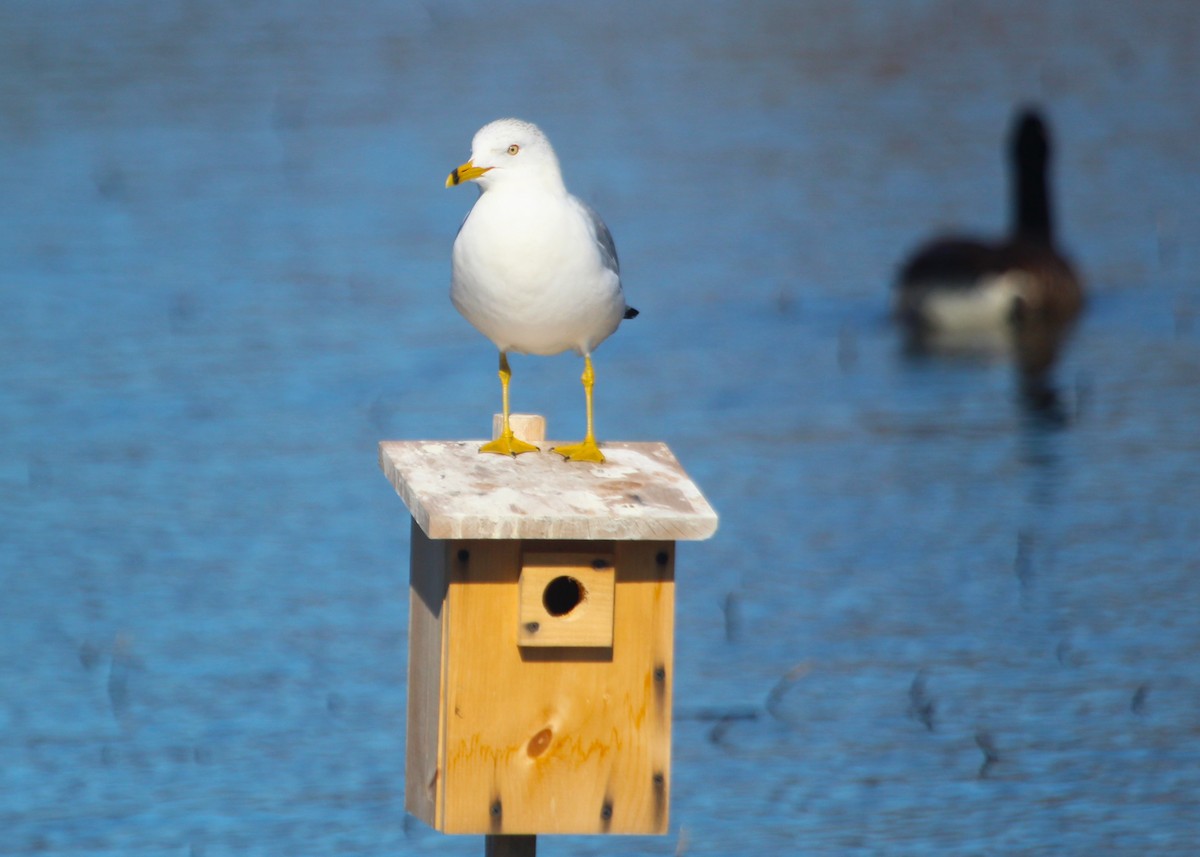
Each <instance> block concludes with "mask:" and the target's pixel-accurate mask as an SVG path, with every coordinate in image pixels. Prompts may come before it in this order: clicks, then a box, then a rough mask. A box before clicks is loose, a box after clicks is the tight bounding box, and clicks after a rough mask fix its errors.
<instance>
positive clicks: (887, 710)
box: [0, 0, 1200, 855]
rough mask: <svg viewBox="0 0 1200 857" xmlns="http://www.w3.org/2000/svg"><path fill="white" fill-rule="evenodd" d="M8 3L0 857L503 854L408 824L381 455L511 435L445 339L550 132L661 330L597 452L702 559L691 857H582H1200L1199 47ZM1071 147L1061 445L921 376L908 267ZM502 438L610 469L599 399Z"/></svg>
mask: <svg viewBox="0 0 1200 857" xmlns="http://www.w3.org/2000/svg"><path fill="white" fill-rule="evenodd" d="M1100 9H1101V7H1097V6H1096V5H1095V4H1087V3H1082V2H1061V3H1053V4H1049V6H1046V5H1045V4H1035V3H1028V2H1023V1H1022V2H1018V3H1013V4H1008V5H1006V6H1005V7H1004V8H1003V9H1000V8H999V7H996V8H994V9H993V8H990V7H979V8H976V7H969V8H968V7H963V6H961V5H959V4H949V3H942V2H934V0H912V2H903V3H894V4H887V5H883V4H861V5H853V6H847V5H845V4H842V3H833V2H820V3H806V4H791V3H762V4H756V5H753V6H750V7H745V6H743V4H738V5H736V6H735V5H734V4H719V3H709V4H683V3H667V4H654V5H650V4H645V5H643V4H636V3H617V4H610V5H608V6H606V7H604V9H603V10H602V11H599V12H596V13H595V14H594V16H593V17H590V18H585V17H584V15H583V13H582V12H579V11H575V10H573V9H571V8H569V7H560V6H550V5H546V6H542V5H538V4H529V3H520V4H515V5H512V6H505V7H502V8H501V7H491V8H486V9H485V8H484V7H480V6H476V5H472V4H466V3H450V4H439V5H437V6H431V7H429V8H426V7H423V6H420V5H417V4H403V3H400V4H368V3H350V4H338V5H337V6H336V7H333V6H330V5H328V4H321V3H310V2H303V3H293V4H287V5H279V4H269V3H259V2H242V3H228V2H212V3H205V4H200V3H187V2H155V3H150V2H125V3H108V4H95V3H69V2H62V3H58V4H54V8H53V9H52V10H49V9H47V7H46V5H45V4H41V3H33V2H28V3H10V4H7V5H6V7H5V10H4V13H3V16H2V18H0V151H2V152H3V164H4V166H3V169H0V201H2V202H3V205H2V206H0V258H2V259H3V260H4V265H3V270H2V272H0V288H2V289H3V291H2V296H3V314H2V318H3V323H2V324H0V354H2V355H3V360H2V361H0V413H2V414H3V420H2V422H0V443H2V447H0V448H2V449H3V453H2V454H0V521H2V522H3V523H2V524H0V528H2V538H0V574H2V577H0V585H2V588H3V597H2V598H0V754H2V755H3V760H4V763H3V765H0V829H3V830H4V837H3V843H2V844H0V852H3V853H13V854H26V853H34V852H38V853H51V854H94V855H106V854H113V855H116V854H121V855H129V854H159V853H173V854H179V853H182V854H193V855H201V854H203V855H224V854H238V855H245V854H289V853H303V854H333V853H356V854H358V853H361V854H383V853H398V854H418V853H420V854H478V853H480V852H481V850H482V843H481V841H480V840H479V839H478V838H471V837H467V838H451V837H443V836H441V835H440V834H436V833H434V832H431V831H429V830H428V829H426V828H425V827H424V826H423V825H421V824H420V823H418V822H415V821H413V820H411V819H407V818H406V817H405V815H404V812H403V718H404V698H405V687H404V664H405V657H406V653H405V645H406V628H405V617H406V603H407V593H406V576H407V518H406V515H405V513H404V512H403V509H402V505H401V504H400V501H399V500H398V499H397V498H396V497H395V496H394V494H393V492H392V491H391V489H390V487H389V486H388V485H387V483H386V482H385V481H384V479H383V477H382V475H381V474H380V473H379V472H378V470H377V468H376V464H375V444H376V442H377V441H378V440H380V439H382V438H435V437H450V438H459V437H479V436H482V435H483V434H484V433H485V432H486V431H487V428H488V425H489V421H490V414H491V412H492V410H494V409H495V407H496V404H497V398H498V396H497V393H498V391H497V390H496V383H495V374H494V361H495V357H494V352H493V351H492V348H491V346H490V345H489V344H488V343H486V342H485V341H483V340H482V338H481V337H479V336H478V335H477V334H476V333H475V332H474V331H473V330H471V329H470V327H469V326H468V325H467V324H466V323H465V322H464V321H462V320H461V319H460V318H459V317H458V316H457V314H456V313H455V312H454V311H453V309H452V308H451V307H450V305H449V302H448V299H447V278H448V269H449V247H450V242H451V240H452V237H453V234H454V230H455V229H456V227H457V225H458V222H459V220H460V219H461V217H462V216H463V214H464V213H465V211H466V210H467V208H468V207H469V206H470V203H471V200H472V196H473V194H472V192H471V191H470V190H463V189H459V190H457V191H453V192H451V191H446V190H443V189H442V181H443V179H444V177H445V174H446V173H447V172H448V171H449V169H450V168H451V167H453V166H454V165H456V164H458V163H460V162H461V161H462V160H463V158H464V157H465V156H466V155H467V154H468V151H469V142H470V138H471V135H472V134H473V133H474V131H475V130H476V128H477V127H478V126H480V125H482V124H483V123H484V122H486V121H488V120H490V119H493V118H496V117H498V116H503V115H510V114H511V115H518V116H522V117H524V118H528V119H532V120H534V121H537V122H539V123H540V124H541V125H542V126H543V127H544V128H545V129H546V130H547V132H548V133H549V134H550V136H551V139H552V140H553V141H554V143H555V144H556V147H557V148H558V150H559V153H560V156H561V157H562V159H563V162H564V169H565V172H566V176H567V180H568V183H569V185H570V186H571V187H572V189H573V190H575V191H576V192H577V193H579V194H580V195H581V196H583V197H584V198H586V199H587V200H588V201H589V202H591V203H592V204H593V205H594V206H595V207H596V208H597V209H598V210H599V211H601V212H602V213H603V214H604V216H605V218H606V219H607V221H608V222H609V225H610V226H611V228H612V230H613V233H614V235H615V236H616V239H617V243H618V248H619V250H620V252H621V257H622V264H623V272H624V275H625V281H626V290H627V295H628V297H629V300H630V302H631V303H632V304H633V305H634V306H637V307H638V308H639V309H640V310H641V311H642V315H641V316H640V317H639V318H638V319H637V320H636V321H634V322H630V323H627V324H626V325H625V326H624V327H623V328H622V330H621V331H620V333H619V334H618V335H617V336H615V337H614V338H613V339H611V340H609V341H608V342H607V343H605V345H604V346H603V347H602V348H601V349H600V351H599V352H598V354H597V361H596V362H597V374H598V384H597V392H596V398H597V413H598V429H599V432H600V435H601V438H602V439H603V438H605V437H607V438H612V439H628V440H650V439H654V440H664V441H667V442H668V443H670V444H671V446H672V448H673V449H674V450H675V452H676V454H677V455H678V456H679V458H680V459H681V460H682V461H683V463H684V465H685V466H686V467H687V468H688V470H689V471H690V472H691V474H692V475H693V476H694V477H695V479H696V480H697V482H698V483H699V484H700V485H701V486H702V487H703V488H704V489H705V490H706V492H707V494H708V495H709V498H710V500H711V501H712V502H713V504H714V506H716V508H717V509H718V511H719V512H720V513H721V515H722V526H721V531H720V533H719V534H718V536H717V537H716V538H715V539H713V540H712V541H709V542H704V543H695V544H686V545H683V546H682V549H681V551H680V562H679V566H680V572H679V591H678V599H679V605H678V607H679V618H678V634H677V669H678V676H677V684H676V692H677V704H676V715H677V719H676V731H675V742H674V746H675V757H674V781H673V789H674V791H673V801H672V822H671V834H670V835H669V836H666V837H660V838H640V837H639V838H631V839H621V840H619V841H618V840H611V839H604V838H569V839H563V840H557V839H556V840H547V841H546V842H544V844H543V850H544V851H545V852H546V853H556V854H557V853H563V854H565V853H572V854H597V855H599V854H614V853H623V854H676V853H686V854H715V855H723V854H745V853H756V854H792V853H832V854H859V853H861V854H868V853H905V854H909V853H911V854H954V855H963V854H997V853H1003V854H1013V853H1021V854H1035V853H1045V854H1051V853H1052V854H1089V853H1108V854H1139V855H1140V854H1146V853H1155V854H1188V853H1191V851H1192V848H1193V843H1194V842H1195V840H1196V838H1197V835H1198V834H1200V831H1198V829H1197V827H1198V826H1197V824H1196V822H1195V821H1194V815H1195V803H1196V797H1195V796H1196V794H1197V793H1198V790H1200V715H1198V714H1197V711H1198V710H1200V705H1198V703H1200V667H1198V666H1197V664H1198V663H1200V623H1197V621H1196V616H1197V615H1198V611H1200V555H1198V553H1197V550H1196V534H1197V533H1200V472H1198V470H1200V467H1198V462H1200V456H1198V453H1200V440H1198V438H1200V434H1198V433H1197V430H1196V426H1197V425H1198V424H1200V395H1197V391H1196V381H1197V378H1198V377H1200V288H1198V287H1200V277H1198V275H1197V273H1196V271H1197V270H1200V265H1198V263H1200V241H1197V238H1198V237H1200V203H1197V199H1200V160H1197V158H1196V157H1195V142H1194V141H1195V137H1196V133H1197V130H1200V97H1198V96H1197V95H1196V93H1195V81H1196V80H1197V79H1200V55H1198V54H1197V53H1196V51H1195V49H1194V46H1195V45H1196V44H1197V43H1198V42H1200V12H1197V10H1196V9H1195V7H1194V6H1192V5H1191V4H1188V3H1185V2H1178V3H1171V2H1164V3H1158V4H1153V5H1151V6H1145V5H1143V4H1133V3H1111V4H1105V5H1104V6H1103V12H1101V11H1100ZM1027 100H1037V101H1039V102H1040V103H1042V104H1044V105H1045V107H1046V109H1047V111H1048V114H1049V117H1050V120H1051V124H1052V127H1053V130H1054V132H1055V135H1056V139H1057V142H1058V150H1059V158H1058V161H1057V169H1056V172H1055V176H1054V181H1055V185H1056V187H1057V189H1058V213H1059V216H1060V220H1061V229H1060V233H1061V235H1062V240H1063V243H1064V244H1065V246H1066V247H1067V248H1068V250H1069V252H1070V253H1071V254H1072V255H1073V257H1074V258H1075V259H1076V260H1077V262H1078V264H1079V267H1080V268H1081V270H1082V271H1083V272H1084V274H1085V276H1086V278H1087V282H1088V286H1089V290H1090V298H1091V302H1090V305H1089V307H1088V310H1087V314H1086V316H1085V317H1084V319H1083V321H1082V323H1081V325H1080V327H1079V329H1078V330H1077V331H1076V335H1075V337H1074V338H1073V340H1072V341H1071V342H1070V344H1069V347H1068V349H1067V351H1066V353H1065V354H1064V356H1063V359H1062V361H1061V362H1060V364H1059V366H1058V367H1057V370H1056V376H1055V377H1056V381H1057V384H1058V387H1059V391H1060V394H1061V397H1062V400H1063V408H1064V414H1065V417H1066V419H1065V421H1063V422H1061V423H1055V422H1053V421H1047V420H1044V419H1041V418H1039V417H1038V415H1036V414H1031V413H1030V412H1029V411H1028V410H1027V409H1025V408H1023V407H1022V406H1021V403H1020V401H1019V399H1018V395H1017V385H1016V382H1015V380H1014V377H1013V372H1012V369H1011V367H1010V366H1008V365H1007V364H1006V362H1005V361H1004V360H1002V359H991V360H986V359H985V360H977V361H961V360H960V361H950V360H936V359H935V360H912V359H908V358H906V357H905V356H904V354H903V351H902V348H901V344H900V342H899V339H898V337H897V336H896V334H895V331H894V330H893V329H892V328H891V327H890V326H889V324H888V323H887V319H886V296H887V287H888V284H889V282H890V279H891V277H892V274H893V272H894V269H895V266H896V264H897V263H898V262H899V260H900V259H901V258H902V257H903V255H904V253H905V252H906V251H907V250H909V249H910V248H911V247H912V246H913V245H914V244H915V243H917V242H918V241H919V240H922V239H923V238H925V237H927V236H928V235H930V234H931V233H932V232H933V231H935V230H937V229H939V228H941V227H946V226H952V225H961V226H964V227H970V228H972V229H973V230H976V231H980V232H984V233H986V232H998V231H999V230H1000V229H1002V227H1003V225H1004V223H1005V220H1006V214H1005V210H1004V200H1005V177H1004V173H1003V168H1002V156H1001V148H1000V147H1001V142H1002V139H1003V134H1004V130H1005V128H1006V126H1007V123H1008V120H1009V116H1010V113H1011V111H1012V110H1013V108H1014V106H1015V105H1017V104H1019V103H1022V102H1025V101H1027ZM513 365H514V372H515V380H514V397H515V404H516V406H517V407H518V408H519V409H521V410H528V411H536V412H541V413H544V414H546V415H547V417H548V419H549V422H550V426H551V434H553V435H556V436H563V437H571V436H572V435H574V434H577V433H579V432H581V431H582V401H581V396H580V393H579V387H578V373H579V365H578V361H577V360H576V359H574V358H572V357H569V356H564V357H560V358H552V359H534V358H521V357H517V358H515V359H514V360H513Z"/></svg>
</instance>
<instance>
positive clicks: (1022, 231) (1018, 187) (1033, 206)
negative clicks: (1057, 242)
mask: <svg viewBox="0 0 1200 857" xmlns="http://www.w3.org/2000/svg"><path fill="white" fill-rule="evenodd" d="M1013 192H1014V194H1015V195H1016V198H1015V199H1014V200H1013V224H1012V227H1013V232H1014V233H1015V234H1016V235H1017V236H1019V237H1021V238H1030V239H1033V240H1037V241H1044V242H1045V243H1047V244H1049V243H1050V242H1052V241H1053V240H1054V218H1053V217H1052V215H1051V212H1050V194H1049V192H1048V188H1047V187H1046V165H1045V163H1041V164H1028V163H1025V164H1018V165H1017V176H1016V182H1015V183H1014V187H1013Z"/></svg>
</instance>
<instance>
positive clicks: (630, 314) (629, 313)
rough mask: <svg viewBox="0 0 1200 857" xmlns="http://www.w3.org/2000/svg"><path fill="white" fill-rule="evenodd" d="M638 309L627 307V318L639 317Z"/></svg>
mask: <svg viewBox="0 0 1200 857" xmlns="http://www.w3.org/2000/svg"><path fill="white" fill-rule="evenodd" d="M637 317H638V311H637V310H635V309H634V308H633V307H631V306H627V307H625V318H637Z"/></svg>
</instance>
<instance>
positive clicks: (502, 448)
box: [479, 431, 541, 458]
mask: <svg viewBox="0 0 1200 857" xmlns="http://www.w3.org/2000/svg"><path fill="white" fill-rule="evenodd" d="M479 451H480V452H494V453H496V454H497V455H511V456H513V457H514V458H515V457H516V456H518V455H520V454H521V453H523V452H541V449H540V448H539V447H536V446H534V445H533V444H532V443H526V442H525V441H523V440H521V439H520V438H519V437H517V436H516V435H514V434H513V433H512V432H511V431H508V432H505V433H504V434H502V435H500V437H498V438H496V439H495V440H492V441H488V442H487V443H485V444H484V445H483V446H481V447H479Z"/></svg>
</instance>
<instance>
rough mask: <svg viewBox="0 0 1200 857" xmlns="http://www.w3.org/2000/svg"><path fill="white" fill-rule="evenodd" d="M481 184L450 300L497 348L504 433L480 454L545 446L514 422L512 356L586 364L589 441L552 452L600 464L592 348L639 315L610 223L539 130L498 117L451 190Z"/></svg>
mask: <svg viewBox="0 0 1200 857" xmlns="http://www.w3.org/2000/svg"><path fill="white" fill-rule="evenodd" d="M468 181H469V182H474V183H475V184H476V185H478V187H479V198H478V199H476V200H475V205H474V207H472V208H471V211H470V212H469V213H468V214H467V216H466V219H464V220H463V223H462V226H460V227H459V230H458V235H457V237H456V238H455V239H454V250H453V254H452V257H451V259H452V261H451V276H450V300H451V301H452V302H453V303H454V306H455V308H456V309H457V310H458V311H459V312H460V313H462V315H463V316H464V317H465V318H466V319H467V321H469V322H471V324H472V325H474V326H475V328H476V329H477V330H478V331H479V332H480V333H482V334H483V335H484V336H486V337H487V338H488V339H490V340H491V341H492V343H493V344H494V345H495V346H496V348H498V349H499V351H500V391H501V402H502V406H503V428H502V431H501V433H500V436H499V437H498V438H496V439H495V440H493V441H491V442H490V443H486V444H484V445H483V446H481V447H480V448H479V451H480V452H494V453H499V454H501V455H512V456H516V455H520V454H521V453H524V452H534V451H537V449H538V447H536V446H534V445H533V444H530V443H526V442H525V441H523V440H520V439H519V438H517V437H514V436H513V432H512V427H511V426H510V425H509V409H508V387H509V381H510V380H511V378H512V370H511V369H510V368H509V365H508V352H510V351H514V352H517V353H520V354H541V355H550V354H561V353H562V352H564V351H567V350H572V351H574V352H575V353H576V354H579V355H580V356H582V357H583V376H582V379H581V380H582V381H583V390H584V396H585V399H586V402H587V434H586V436H585V437H584V439H583V440H582V441H581V442H580V443H576V444H570V445H568V446H559V447H555V448H554V449H553V450H552V452H557V453H558V454H560V455H562V456H563V457H564V458H565V459H567V460H568V461H592V462H603V461H604V454H603V453H602V452H601V451H600V447H599V445H598V444H597V443H596V436H595V433H594V431H593V425H592V388H593V387H594V385H595V373H594V371H593V370H592V351H593V350H594V349H595V348H596V346H598V345H599V344H600V343H601V342H603V341H604V340H605V339H607V338H608V337H609V336H610V335H612V333H613V332H614V331H615V330H616V329H617V327H618V326H619V325H620V324H621V321H622V319H626V318H633V317H634V316H636V315H637V310H635V309H633V308H632V307H630V306H628V305H627V304H626V303H625V296H624V293H623V292H622V291H621V274H620V267H619V265H618V264H617V248H616V245H614V244H613V239H612V235H611V234H610V233H609V231H608V227H606V226H605V225H604V221H603V220H601V219H600V216H599V215H598V214H596V212H594V211H592V209H591V208H589V207H588V206H587V204H585V203H583V202H581V201H580V200H579V199H577V198H576V197H574V196H572V195H571V194H570V193H568V192H567V188H566V185H564V184H563V178H562V171H561V170H560V169H559V166H558V158H557V157H556V156H555V154H554V149H553V147H552V146H551V145H550V141H549V140H548V139H547V138H546V135H545V134H543V133H542V131H541V129H539V128H538V127H537V126H536V125H533V124H531V123H529V122H522V121H520V120H519V119H497V120H496V121H494V122H490V123H488V124H487V125H484V126H483V127H482V128H481V129H479V131H478V132H477V133H476V134H475V138H474V139H473V140H472V141H471V157H470V159H469V160H468V161H467V162H466V163H464V164H462V165H461V166H458V167H456V168H455V169H454V170H453V171H452V172H451V173H450V175H449V177H448V178H447V179H446V187H454V186H456V185H460V184H462V183H463V182H468Z"/></svg>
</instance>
